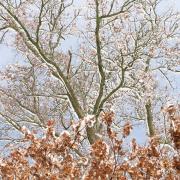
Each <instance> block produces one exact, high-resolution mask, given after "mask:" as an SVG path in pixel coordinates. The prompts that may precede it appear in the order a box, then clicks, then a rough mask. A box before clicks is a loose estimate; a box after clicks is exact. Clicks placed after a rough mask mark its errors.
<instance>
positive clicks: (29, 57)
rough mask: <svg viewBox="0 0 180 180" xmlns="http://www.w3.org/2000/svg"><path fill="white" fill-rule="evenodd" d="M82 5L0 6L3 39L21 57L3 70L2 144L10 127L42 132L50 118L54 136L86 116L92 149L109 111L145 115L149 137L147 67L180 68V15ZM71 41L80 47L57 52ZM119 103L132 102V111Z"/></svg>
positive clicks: (69, 0) (135, 5)
mask: <svg viewBox="0 0 180 180" xmlns="http://www.w3.org/2000/svg"><path fill="white" fill-rule="evenodd" d="M85 3H86V6H87V7H86V9H83V8H82V9H76V10H74V9H73V6H74V1H73V0H61V1H60V0H59V1H56V0H38V1H33V0H32V1H27V0H20V1H9V0H3V1H0V11H1V13H0V17H1V19H0V23H1V29H0V30H1V32H2V38H1V39H2V40H4V42H6V43H8V45H11V46H13V47H15V48H16V50H17V51H18V52H19V53H20V54H21V55H22V58H23V59H25V63H23V64H19V65H18V64H16V65H13V66H11V67H8V69H6V70H5V71H2V72H1V79H2V80H3V83H2V84H1V87H0V93H1V97H0V102H1V111H0V115H1V117H2V119H3V122H4V124H3V126H4V127H3V136H2V137H4V138H5V139H7V140H9V136H10V134H11V137H12V136H14V134H13V133H12V128H13V129H15V130H18V131H19V132H22V126H23V125H26V126H28V127H29V128H30V129H31V128H35V129H36V128H43V127H45V125H46V122H47V121H48V120H49V119H55V120H56V124H57V127H56V129H57V135H58V133H59V132H60V131H61V130H62V129H66V130H69V131H71V130H72V124H73V123H72V121H78V120H79V121H81V120H83V119H86V118H87V117H88V118H89V115H91V116H90V118H91V119H93V123H92V124H90V125H87V124H86V134H87V135H86V134H85V135H84V139H85V140H86V139H88V142H89V143H90V144H93V143H94V142H95V141H96V140H97V139H99V134H101V131H102V129H103V127H102V123H100V120H99V116H100V114H101V112H102V111H103V110H104V111H105V112H106V111H109V109H110V108H111V107H112V106H115V107H116V106H118V107H119V108H115V111H116V112H119V113H121V114H122V115H124V116H127V117H130V115H131V116H134V115H135V116H136V114H140V116H141V115H142V117H140V118H141V119H146V120H147V122H148V128H149V132H150V135H152V136H153V135H154V132H155V130H154V124H153V123H155V120H154V119H153V118H154V117H153V116H154V115H153V106H154V105H153V101H154V97H152V95H153V93H154V92H155V80H154V77H153V72H154V70H153V69H154V67H153V66H152V65H153V63H151V62H153V61H155V62H156V63H155V64H156V65H158V63H159V64H160V66H159V67H156V68H155V69H156V70H157V69H158V70H159V69H160V70H161V69H167V70H172V69H173V68H176V67H177V62H178V61H179V57H178V44H177V43H176V42H177V37H178V36H179V34H178V30H179V26H178V23H179V19H178V18H179V14H178V13H174V12H173V11H168V12H166V13H165V14H161V13H158V7H159V6H160V1H159V0H148V1H147V0H146V1H143V0H142V1H135V0H126V1H115V0H111V1H100V0H94V1H86V2H85ZM80 22H82V23H80ZM84 27H85V28H84ZM8 35H9V36H8ZM73 38H75V39H76V40H77V39H78V40H79V43H77V44H75V45H72V46H73V47H71V48H68V49H66V47H62V46H63V43H64V42H68V43H70V42H71V40H72V39H73ZM172 41H173V43H171V42H172ZM160 60H161V61H160ZM169 61H171V63H170V62H169ZM147 80H148V83H146V81H147ZM119 100H121V102H125V101H127V102H130V104H131V108H129V109H130V113H129V112H126V111H125V112H124V111H123V109H127V107H129V106H126V105H124V106H123V104H121V105H120V104H118V102H119ZM140 103H142V105H140ZM8 130H9V132H8ZM5 133H6V134H5ZM12 134H13V135H12ZM4 135H5V136H4ZM7 137H8V138H7ZM17 137H18V136H17ZM18 139H19V137H18ZM10 140H12V139H11V138H10ZM13 140H14V138H13Z"/></svg>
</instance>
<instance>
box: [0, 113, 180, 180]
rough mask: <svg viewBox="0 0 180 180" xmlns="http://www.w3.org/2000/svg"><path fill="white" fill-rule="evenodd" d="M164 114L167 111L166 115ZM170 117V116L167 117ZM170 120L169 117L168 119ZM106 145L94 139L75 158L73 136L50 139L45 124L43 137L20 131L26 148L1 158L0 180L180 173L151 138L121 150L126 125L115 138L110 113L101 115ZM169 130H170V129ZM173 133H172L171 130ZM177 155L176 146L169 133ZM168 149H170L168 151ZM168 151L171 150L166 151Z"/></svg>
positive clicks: (173, 175) (168, 176) (151, 176)
mask: <svg viewBox="0 0 180 180" xmlns="http://www.w3.org/2000/svg"><path fill="white" fill-rule="evenodd" d="M167 112H168V111H167ZM170 115H172V114H170ZM170 120H173V116H170ZM103 121H105V122H107V123H106V125H107V135H108V136H109V142H110V143H108V141H106V140H104V139H98V140H97V141H96V142H95V143H94V144H93V145H92V146H91V151H90V152H88V153H87V154H83V155H82V156H77V154H76V152H77V151H78V146H79V144H76V145H75V146H74V144H75V143H76V142H75V141H74V137H76V135H74V136H73V135H71V134H69V133H68V132H66V131H64V132H62V133H61V135H59V136H55V135H54V123H53V121H49V122H48V123H47V129H46V132H45V133H44V134H45V136H44V137H42V138H37V137H36V135H35V134H33V133H30V132H29V131H28V130H26V128H23V132H24V134H25V137H24V141H25V142H29V145H28V146H26V147H24V148H18V149H14V151H12V152H11V154H10V155H9V156H8V157H7V158H2V160H1V164H0V175H1V177H2V179H14V178H16V179H21V180H22V179H24V180H25V179H28V178H31V179H51V180H56V179H81V178H82V179H85V180H91V179H92V180H93V179H120V180H123V179H170V180H171V179H172V180H173V179H177V178H178V174H179V169H180V164H179V158H178V157H177V156H174V157H170V156H169V155H168V150H165V147H161V146H160V143H159V140H158V138H155V137H154V138H151V139H150V142H149V145H148V146H147V147H141V146H139V145H138V144H137V143H136V140H135V139H132V141H131V148H130V149H128V150H127V149H126V148H125V147H124V146H123V142H124V141H125V140H126V139H125V138H126V137H127V136H128V135H129V134H130V130H131V129H132V126H131V124H130V123H127V124H125V125H124V128H123V132H122V133H123V136H122V139H119V138H118V134H117V133H115V132H114V131H113V130H112V128H111V124H112V121H113V114H112V113H105V115H104V119H103ZM172 130H173V129H172ZM175 130H176V129H175ZM171 135H172V138H173V141H174V145H175V148H176V149H175V148H174V149H173V150H174V151H175V153H178V150H179V149H178V148H179V146H177V145H176V141H175V140H174V139H175V138H176V136H175V137H174V133H171ZM171 148H172V147H171ZM169 150H170V151H172V149H169Z"/></svg>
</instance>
